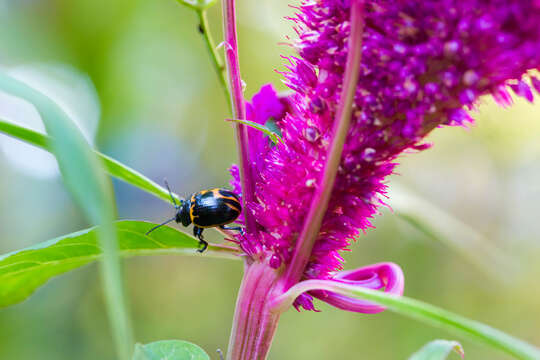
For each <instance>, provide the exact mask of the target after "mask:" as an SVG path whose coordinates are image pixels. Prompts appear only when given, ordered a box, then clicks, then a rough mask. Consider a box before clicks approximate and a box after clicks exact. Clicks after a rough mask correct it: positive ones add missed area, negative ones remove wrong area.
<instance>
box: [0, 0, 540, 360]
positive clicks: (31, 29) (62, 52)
mask: <svg viewBox="0 0 540 360" xmlns="http://www.w3.org/2000/svg"><path fill="white" fill-rule="evenodd" d="M238 6H239V8H238V20H239V31H240V52H241V54H240V55H241V56H240V61H241V66H242V72H243V78H244V80H245V81H246V84H247V88H246V95H247V96H248V97H251V95H252V94H253V93H254V92H255V91H257V89H258V88H259V87H260V86H261V85H262V84H264V83H267V82H273V83H274V84H275V86H276V87H277V88H278V89H282V90H284V89H285V87H284V85H283V84H282V83H281V81H280V76H279V75H278V74H277V73H276V72H275V71H274V69H278V70H282V69H283V62H284V60H283V59H281V58H280V55H281V54H290V53H291V49H290V47H288V46H287V45H282V44H280V43H282V42H286V41H287V38H286V36H287V35H289V36H292V34H293V32H292V29H291V23H290V22H288V21H287V20H285V19H284V16H287V15H291V14H292V13H293V9H291V8H289V7H288V1H285V0H279V1H277V0H260V1H256V2H255V1H239V5H238ZM209 17H210V23H211V26H212V29H213V32H214V34H215V37H216V40H217V42H218V43H219V42H220V41H221V40H219V39H220V38H221V34H220V29H221V22H220V17H219V6H217V7H214V8H213V9H211V11H210V14H209ZM44 64H45V65H44ZM21 65H25V66H29V65H31V66H32V67H35V66H36V65H39V66H41V67H43V66H45V69H47V68H54V69H56V70H58V69H60V70H59V71H60V73H62V74H64V75H66V74H69V75H67V76H64V77H63V78H64V80H65V78H66V77H67V78H68V80H69V81H68V84H76V86H75V85H73V86H72V87H69V86H68V87H67V89H68V91H67V92H66V91H65V92H66V93H67V95H71V96H72V97H73V99H71V102H70V103H71V106H72V108H73V111H74V112H77V114H78V115H77V116H78V118H80V119H81V121H82V123H85V124H86V125H81V126H83V127H84V126H86V127H87V128H88V129H89V130H88V134H87V135H88V137H89V139H94V141H95V144H96V146H97V147H98V148H99V149H100V150H102V151H103V152H104V153H106V154H108V155H111V156H113V157H115V158H117V159H118V160H120V161H122V162H124V163H126V164H128V165H130V166H132V167H134V168H135V169H137V170H139V171H141V172H142V173H143V174H145V175H147V176H150V177H151V178H152V179H154V180H155V181H157V182H161V181H162V179H163V178H164V177H166V178H168V180H169V182H170V183H171V185H172V187H173V189H174V190H175V191H176V192H178V193H180V194H189V193H191V192H193V191H196V190H199V189H202V188H205V187H209V186H224V185H227V183H228V180H229V176H228V172H227V169H228V167H229V166H230V164H231V163H232V162H235V159H236V151H235V145H234V139H233V133H232V129H231V126H230V124H229V123H226V122H224V121H223V119H224V118H226V117H227V116H228V111H227V107H226V102H225V100H224V98H223V95H222V91H221V89H220V88H219V83H218V81H217V79H216V76H215V74H214V70H213V69H212V68H211V65H210V61H209V58H208V56H207V53H206V49H205V48H204V43H203V41H202V39H201V38H200V34H199V33H198V32H197V20H196V16H195V14H194V13H192V12H191V11H190V10H189V9H187V8H184V7H182V6H179V5H178V4H177V3H176V2H175V1H174V0H144V1H143V0H115V1H106V0H93V1H90V0H48V1H47V0H18V1H15V0H0V66H1V67H2V68H3V69H7V70H10V71H17V69H19V70H20V66H21ZM23 70H24V69H23ZM61 77H62V76H61ZM92 84H93V85H92ZM94 87H95V90H94ZM64 90H65V89H64ZM52 92H53V93H56V94H57V95H58V93H61V92H54V91H52ZM53 93H49V95H51V96H52V95H54V94H53ZM95 94H97V95H95ZM96 96H97V97H96ZM0 100H1V98H0ZM4 100H5V99H4ZM98 103H99V104H100V107H99V106H98V105H97V104H98ZM0 104H2V102H0ZM27 112H28V111H27ZM27 112H25V111H22V110H20V111H19V110H17V111H14V112H13V114H12V115H13V116H12V118H11V119H10V120H13V121H18V122H21V123H23V124H24V123H25V116H26V115H27ZM99 114H101V115H99ZM473 115H474V117H475V119H476V120H477V124H476V125H475V126H473V127H471V129H468V130H465V129H462V128H446V129H437V130H436V131H435V133H434V134H432V135H431V136H430V138H429V139H428V140H429V141H432V142H434V144H435V146H434V148H433V149H431V150H428V151H425V152H423V153H421V154H414V155H406V156H404V157H403V158H402V165H401V166H400V167H399V168H398V171H399V172H400V174H399V175H397V176H394V177H393V179H390V186H391V187H392V183H393V182H394V181H398V182H399V183H400V184H401V185H404V186H405V187H406V188H408V189H410V190H411V191H413V192H414V193H416V194H417V195H420V196H421V197H423V198H424V199H428V200H429V201H430V202H431V203H432V204H434V205H436V206H438V207H440V208H442V209H444V210H445V211H447V212H448V213H450V214H452V216H454V217H456V218H457V219H459V220H461V221H463V222H464V223H466V224H468V225H469V226H471V227H473V228H474V229H475V230H476V231H478V232H479V233H480V234H482V235H483V236H485V237H486V238H487V239H488V241H489V242H488V244H489V247H496V248H498V249H500V250H501V251H502V253H503V254H504V255H505V257H506V260H505V263H504V265H497V264H491V265H492V266H489V265H490V263H489V259H490V258H487V259H488V261H487V265H488V268H489V271H488V272H487V273H486V272H485V271H484V272H483V271H481V270H480V269H479V267H477V266H475V265H474V264H472V263H471V260H470V259H475V258H477V259H480V260H484V263H485V262H486V261H485V259H486V254H485V253H484V252H483V251H480V250H478V248H474V247H471V248H470V249H468V248H467V244H468V239H467V236H466V235H463V233H462V232H460V231H456V235H455V239H452V236H450V239H447V240H449V241H450V243H449V242H441V241H438V239H434V238H433V237H430V236H426V234H424V233H423V232H421V231H419V230H418V229H417V228H415V227H413V226H411V225H410V224H409V223H407V222H406V221H404V220H403V219H402V218H400V217H399V216H398V214H399V211H397V213H392V212H390V211H388V210H383V214H382V216H379V217H378V218H377V220H376V225H377V229H376V230H370V231H369V232H368V233H367V235H366V236H362V237H361V238H360V239H359V240H358V241H357V242H356V243H355V244H354V245H353V246H352V252H350V253H347V254H346V259H347V264H346V267H348V268H352V267H358V266H361V265H367V264H371V263H375V262H380V261H394V262H396V263H398V264H400V265H401V266H402V267H403V270H404V272H405V276H406V289H405V293H406V295H408V296H410V297H413V298H418V299H422V300H424V301H427V302H431V303H433V304H436V305H438V306H441V307H444V308H446V309H449V310H452V311H455V312H457V313H460V314H462V315H465V316H467V317H470V318H473V319H477V320H480V321H483V322H485V323H488V324H490V325H493V326H495V327H498V328H500V329H502V330H504V331H507V332H509V333H511V334H513V335H516V336H518V337H521V338H523V339H524V340H527V341H529V342H531V343H533V344H536V345H540V306H539V305H540V287H539V286H538V278H539V276H538V275H539V274H540V261H538V259H540V257H539V256H540V241H538V240H539V237H540V235H539V234H540V221H539V216H538V215H539V209H540V161H539V160H540V105H536V106H533V105H531V104H528V103H525V102H523V101H517V103H516V105H515V106H514V107H513V108H511V109H507V110H505V109H502V108H500V107H497V106H495V105H494V104H493V103H492V101H491V100H490V99H485V104H483V105H482V106H481V107H480V109H479V111H478V112H475V113H474V114H473ZM4 116H6V115H5V114H4ZM97 118H99V119H100V120H99V124H95V121H96V119H97ZM92 124H94V125H92ZM28 125H29V124H28ZM35 126H37V127H39V124H37V125H35ZM94 126H97V131H96V132H95V134H94V131H93V130H92V128H93V127H94ZM2 142H4V143H2ZM2 144H3V145H2ZM11 145H13V144H11ZM11 145H9V144H8V143H7V140H6V137H5V136H3V135H0V174H1V175H2V176H0V198H1V199H2V200H1V201H0V215H1V216H0V253H5V252H8V251H11V250H15V249H19V248H22V247H25V246H28V245H30V244H34V243H37V242H40V241H43V240H46V239H50V238H53V237H55V236H58V235H62V234H66V233H69V232H72V231H75V230H79V229H82V228H85V227H87V226H88V224H86V223H85V222H84V220H83V218H82V215H81V213H80V212H79V211H78V210H77V209H76V207H75V205H74V204H73V203H72V202H71V200H70V198H69V196H68V194H67V193H66V190H65V189H64V188H63V185H62V183H61V180H60V178H59V177H58V176H57V175H55V170H54V168H53V169H52V170H51V169H50V168H48V167H47V166H45V163H46V162H47V161H45V160H43V161H42V160H41V159H42V158H43V157H44V156H45V155H42V154H41V155H39V154H37V155H36V154H35V153H33V152H28V153H27V150H25V149H28V148H30V147H29V146H27V145H23V146H22V148H16V150H13V149H11V148H10V146H11ZM10 149H11V150H10ZM28 151H30V150H28ZM38 157H39V158H38ZM21 160H22V161H24V163H25V164H26V165H23V164H21V163H20V162H21ZM48 161H50V159H49V160H48ZM28 164H30V165H28ZM33 166H34V167H33ZM115 190H116V196H117V201H118V210H119V216H120V217H121V218H132V219H133V218H134V219H148V220H160V219H164V218H167V217H169V216H170V214H171V213H172V210H173V209H172V207H170V206H169V205H168V204H166V203H164V202H162V201H160V200H157V199H155V198H153V197H151V196H149V195H146V194H144V193H142V192H141V191H139V190H137V189H134V188H132V187H130V186H128V185H125V184H122V183H119V182H115ZM390 203H391V202H390ZM416 210H417V211H419V212H421V211H423V210H424V209H422V208H420V209H416ZM450 230H452V229H450ZM453 241H456V242H459V243H461V244H465V245H462V250H463V249H464V251H465V252H468V253H469V258H467V257H465V256H463V254H462V253H460V252H456V251H455V250H454V249H453V248H452V246H451V244H452V242H453ZM449 244H450V245H449ZM125 264H126V281H127V288H128V295H129V299H130V302H131V310H132V315H133V319H134V327H135V333H136V338H137V340H138V341H139V342H150V341H154V340H160V339H184V340H189V341H192V342H194V343H196V344H199V345H200V346H202V347H203V348H204V349H205V350H206V351H207V352H208V353H210V354H211V356H212V357H213V358H217V356H215V349H217V348H221V349H225V348H226V345H227V342H228V335H229V331H230V326H231V319H232V314H233V310H234V303H235V298H236V291H237V289H238V285H239V282H240V279H241V275H242V264H241V263H239V262H230V261H225V260H207V259H202V258H197V257H179V256H167V257H165V256H161V257H148V258H134V259H129V260H127V261H126V262H125ZM102 295H103V294H102V289H101V287H100V281H99V277H98V272H97V268H96V266H95V265H92V266H87V267H85V268H83V269H81V270H77V271H75V272H73V273H69V274H67V275H64V276H61V277H59V278H57V279H54V280H53V281H51V282H50V283H48V284H47V285H46V286H44V287H43V288H41V289H40V290H38V291H37V293H36V294H35V295H34V296H32V297H31V298H30V299H29V300H27V301H25V302H24V303H22V304H19V305H16V306H13V307H10V308H7V309H1V310H0V359H2V360H4V359H9V360H11V359H17V360H25V359H41V360H49V359H51V360H52V359H54V360H60V359H113V358H114V350H113V349H114V348H113V344H112V341H111V334H110V332H109V328H108V323H107V319H106V316H105V308H104V303H103V296H102ZM317 306H318V307H319V308H320V309H321V310H322V312H320V313H313V312H301V313H298V312H296V311H294V310H289V311H288V312H287V313H286V314H285V315H284V316H283V317H282V320H281V322H280V325H279V329H278V332H277V335H276V338H275V341H274V345H273V348H272V350H271V353H270V358H271V359H405V358H407V357H408V355H410V354H411V353H413V352H415V351H416V350H417V349H418V348H420V347H421V346H422V345H423V344H424V343H426V342H428V341H429V340H432V339H434V338H447V339H454V337H453V336H452V335H449V334H447V333H444V332H441V331H438V330H436V329H433V328H431V327H428V326H426V325H424V324H422V323H418V322H415V321H412V320H408V319H405V318H403V317H401V316H398V315H395V314H393V313H390V312H385V313H383V314H380V315H359V314H352V313H345V312H343V311H339V310H337V309H334V308H330V307H328V306H326V305H324V304H320V303H318V304H317ZM462 344H463V345H464V348H465V351H466V353H467V358H469V359H495V360H496V359H507V358H508V357H505V356H504V355H501V354H500V353H496V352H494V351H492V350H489V349H487V348H485V347H481V346H479V345H476V344H473V343H470V342H469V341H462Z"/></svg>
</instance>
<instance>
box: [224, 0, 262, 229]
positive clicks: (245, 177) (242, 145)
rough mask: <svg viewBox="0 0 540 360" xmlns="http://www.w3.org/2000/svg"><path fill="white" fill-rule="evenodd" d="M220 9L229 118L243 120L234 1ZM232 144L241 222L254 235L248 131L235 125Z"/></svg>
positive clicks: (244, 109) (238, 124) (227, 0)
mask: <svg viewBox="0 0 540 360" xmlns="http://www.w3.org/2000/svg"><path fill="white" fill-rule="evenodd" d="M222 8H223V33H224V36H225V64H226V65H227V74H228V82H229V89H230V91H231V103H232V104H233V111H232V113H233V118H235V119H240V120H245V119H246V104H245V100H244V94H243V89H242V78H241V76H240V63H239V60H238V40H237V35H236V14H235V1H234V0H222ZM235 130H236V143H237V147H238V156H239V158H240V177H241V181H242V200H243V202H244V204H243V205H244V209H245V211H244V218H245V219H246V231H247V233H248V234H249V233H253V232H255V229H256V228H255V225H256V224H255V219H254V218H253V215H252V214H251V213H250V212H249V211H246V210H247V208H248V207H247V204H248V203H251V202H253V201H254V198H255V192H254V181H253V176H252V173H251V167H250V160H249V144H248V128H247V126H245V125H242V124H241V123H236V124H235Z"/></svg>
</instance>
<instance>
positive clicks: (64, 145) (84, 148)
mask: <svg viewBox="0 0 540 360" xmlns="http://www.w3.org/2000/svg"><path fill="white" fill-rule="evenodd" d="M0 90H2V91H5V92H6V93H8V94H11V95H13V96H16V97H19V98H21V99H24V100H26V101H28V102H29V103H31V104H32V105H34V106H35V108H36V110H37V111H38V112H39V114H40V116H41V119H42V120H43V124H44V125H45V129H46V130H47V133H48V134H49V135H50V136H51V140H50V142H49V144H50V148H51V150H52V153H53V154H54V156H55V157H56V160H57V161H58V166H59V168H60V172H61V173H62V178H63V180H64V183H65V185H66V187H67V188H68V190H69V191H70V193H71V195H72V196H73V198H74V200H75V202H76V203H77V204H78V205H79V207H80V208H81V209H82V210H83V212H84V214H85V215H86V218H87V219H88V220H89V221H90V222H91V223H92V224H99V225H101V227H100V228H99V229H98V233H99V240H100V244H101V246H102V248H103V253H104V256H103V262H102V266H101V277H102V282H103V285H104V289H105V298H106V304H107V310H108V314H109V320H110V322H111V327H112V329H113V334H114V338H115V343H116V346H117V352H118V357H119V358H120V359H122V360H124V359H125V360H127V359H129V354H130V352H131V350H132V347H133V345H132V344H133V341H132V338H133V335H132V332H131V325H130V321H129V317H128V315H127V309H126V302H125V299H124V292H123V284H122V276H121V271H120V260H119V256H118V244H117V239H116V231H115V230H114V227H113V225H112V222H113V221H114V218H115V213H116V208H115V203H114V195H113V191H112V185H111V183H110V180H109V179H108V178H107V176H106V175H105V172H104V171H103V169H102V162H101V161H100V160H99V159H98V157H97V156H96V154H95V153H94V152H93V151H92V149H91V147H90V145H89V144H88V143H87V142H86V140H85V138H84V136H83V135H82V134H81V132H80V130H79V128H78V127H77V125H76V124H75V123H74V122H73V121H72V120H71V119H70V118H69V116H68V115H67V114H66V113H65V112H64V110H62V108H60V106H58V104H56V103H55V102H54V101H52V100H51V99H50V98H49V97H47V96H45V95H44V94H42V93H41V92H39V91H37V90H36V89H34V88H33V87H31V86H29V85H27V84H26V83H24V82H22V81H19V80H17V79H15V78H13V77H10V76H8V75H6V74H3V73H0ZM32 281H33V280H31V281H30V282H32Z"/></svg>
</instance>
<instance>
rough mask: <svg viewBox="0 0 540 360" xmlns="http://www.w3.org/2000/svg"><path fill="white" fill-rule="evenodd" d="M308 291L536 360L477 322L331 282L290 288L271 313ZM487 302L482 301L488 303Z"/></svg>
mask: <svg viewBox="0 0 540 360" xmlns="http://www.w3.org/2000/svg"><path fill="white" fill-rule="evenodd" d="M311 290H325V291H332V292H335V293H338V294H341V295H345V296H348V297H352V298H359V299H363V300H369V301H372V302H374V303H377V304H379V305H383V306H386V307H387V308H388V310H390V311H393V312H396V313H398V314H401V315H404V316H407V317H409V318H412V319H416V320H418V321H421V322H424V323H427V324H431V325H433V326H435V327H438V328H441V329H443V330H447V331H448V332H451V333H455V334H458V335H462V336H464V337H465V338H467V339H470V340H473V341H476V342H477V343H481V344H485V345H488V346H490V347H491V348H494V349H498V350H501V351H503V352H506V353H507V354H510V355H512V356H514V357H516V358H517V359H526V360H538V359H540V349H538V348H536V347H535V346H533V345H531V344H528V343H527V342H525V341H523V340H520V339H518V338H515V337H513V336H510V335H508V334H506V333H504V332H502V331H500V330H497V329H495V328H492V327H490V326H488V325H486V324H482V323H480V322H478V321H474V320H471V319H467V318H466V317H464V316H461V315H458V314H455V313H452V312H450V311H447V310H444V309H441V308H439V307H436V306H434V305H431V304H427V303H425V302H422V301H419V300H415V299H411V298H407V297H405V296H398V295H392V294H387V293H384V292H382V291H378V290H372V289H368V288H363V287H360V286H353V285H349V284H344V283H339V282H337V281H331V280H304V281H302V282H299V283H298V284H296V285H294V286H293V287H291V288H290V289H289V290H288V291H287V292H286V293H285V294H283V295H281V296H280V297H279V298H278V299H275V301H274V305H273V308H274V311H276V312H282V311H284V310H285V309H287V308H289V307H290V306H291V305H292V304H293V302H294V299H296V298H297V297H298V296H300V295H301V294H302V293H304V292H308V291H311ZM488 301H489V299H486V302H488Z"/></svg>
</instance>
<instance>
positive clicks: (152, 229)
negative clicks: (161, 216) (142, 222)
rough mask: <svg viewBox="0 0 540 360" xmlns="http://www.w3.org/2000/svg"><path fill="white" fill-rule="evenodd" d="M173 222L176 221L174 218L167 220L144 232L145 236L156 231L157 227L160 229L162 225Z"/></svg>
mask: <svg viewBox="0 0 540 360" xmlns="http://www.w3.org/2000/svg"><path fill="white" fill-rule="evenodd" d="M173 220H176V217H173V218H172V219H169V220H167V221H165V222H164V223H162V224H159V225H156V226H154V227H153V228H151V229H150V230H148V231H147V232H146V234H145V235H148V234H150V233H151V232H152V231H154V230H156V229H157V228H159V227H162V226H163V225H166V224H168V223H170V222H171V221H173Z"/></svg>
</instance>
